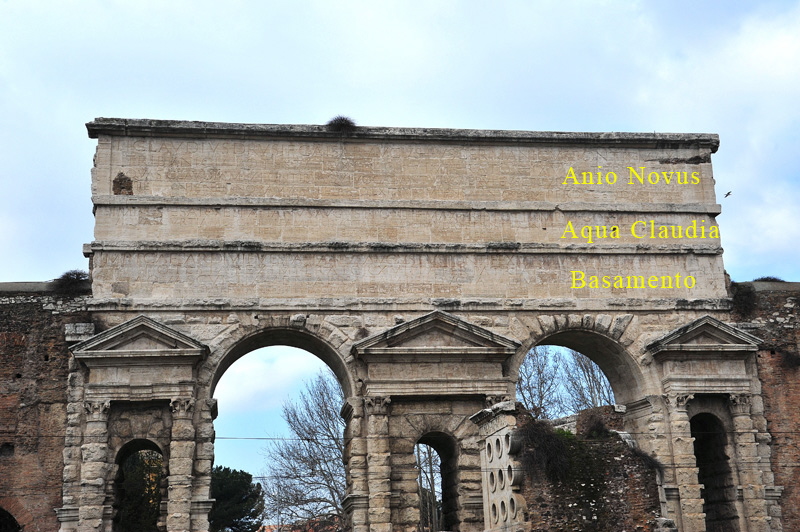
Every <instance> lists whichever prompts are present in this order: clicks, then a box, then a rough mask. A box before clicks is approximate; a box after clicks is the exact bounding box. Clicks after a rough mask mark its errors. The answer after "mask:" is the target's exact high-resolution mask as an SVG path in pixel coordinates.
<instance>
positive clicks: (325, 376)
mask: <svg viewBox="0 0 800 532" xmlns="http://www.w3.org/2000/svg"><path fill="white" fill-rule="evenodd" d="M343 402H344V396H343V394H342V389H341V387H340V386H339V384H338V383H337V382H336V379H335V378H334V376H333V375H332V374H331V373H330V372H329V371H323V372H321V373H320V374H319V375H317V377H316V378H315V379H313V380H312V381H309V382H307V383H306V387H305V390H304V391H303V392H301V393H300V397H299V398H298V399H297V401H296V402H286V403H284V404H283V418H284V420H285V421H286V423H287V425H288V426H289V430H290V432H291V434H292V438H291V439H286V440H283V441H275V442H273V443H272V444H270V445H269V446H268V447H267V448H266V449H265V451H264V455H265V458H266V461H267V463H266V468H267V472H266V475H265V478H264V479H263V481H262V484H263V486H264V491H265V494H264V495H265V496H264V498H265V502H266V513H267V515H268V516H269V517H270V519H271V520H272V521H274V522H276V523H280V524H287V523H295V522H298V521H309V520H314V519H319V518H321V517H323V516H325V517H327V516H330V515H336V516H338V518H339V519H338V521H337V522H339V523H341V522H342V520H341V517H342V500H343V499H344V496H345V489H346V486H345V470H344V464H343V463H342V453H343V450H344V428H345V423H344V420H343V419H342V418H341V416H340V415H339V410H340V408H341V405H342V403H343Z"/></svg>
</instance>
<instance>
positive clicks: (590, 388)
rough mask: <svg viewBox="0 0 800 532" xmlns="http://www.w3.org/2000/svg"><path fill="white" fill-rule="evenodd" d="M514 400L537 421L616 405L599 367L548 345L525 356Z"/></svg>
mask: <svg viewBox="0 0 800 532" xmlns="http://www.w3.org/2000/svg"><path fill="white" fill-rule="evenodd" d="M517 401H519V402H520V403H522V404H523V405H524V406H525V407H526V408H527V409H528V411H530V412H531V414H533V416H534V417H536V418H539V419H557V418H561V417H565V416H570V415H573V414H576V413H578V412H580V411H582V410H587V409H590V408H597V407H600V406H606V405H613V404H615V402H616V401H615V397H614V391H613V389H612V387H611V384H610V383H609V381H608V378H606V376H605V374H604V373H603V370H602V369H601V368H600V366H598V365H597V364H595V363H594V362H593V361H592V359H591V358H589V357H588V356H586V355H584V354H582V353H579V352H578V351H575V350H572V349H569V348H566V347H560V346H552V345H538V346H536V347H533V348H532V349H531V350H530V351H528V353H527V355H525V358H524V359H523V361H522V364H520V367H519V374H518V378H517Z"/></svg>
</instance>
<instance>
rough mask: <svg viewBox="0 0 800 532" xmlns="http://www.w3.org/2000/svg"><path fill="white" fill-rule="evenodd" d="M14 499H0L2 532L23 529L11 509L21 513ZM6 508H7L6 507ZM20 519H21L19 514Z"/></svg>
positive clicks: (0, 528) (18, 531)
mask: <svg viewBox="0 0 800 532" xmlns="http://www.w3.org/2000/svg"><path fill="white" fill-rule="evenodd" d="M19 506H20V505H19V504H17V503H16V501H8V499H0V531H2V532H22V531H23V530H24V526H23V523H20V522H19V521H18V520H17V519H16V517H14V514H12V511H14V510H16V513H22V512H21V511H20V510H21V508H19ZM6 508H8V509H6ZM26 513H27V512H26ZM18 517H20V519H22V517H21V516H18Z"/></svg>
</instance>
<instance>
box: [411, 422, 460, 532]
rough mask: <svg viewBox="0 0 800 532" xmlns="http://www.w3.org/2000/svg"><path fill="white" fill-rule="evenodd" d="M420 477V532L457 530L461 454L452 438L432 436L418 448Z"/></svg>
mask: <svg viewBox="0 0 800 532" xmlns="http://www.w3.org/2000/svg"><path fill="white" fill-rule="evenodd" d="M414 455H415V456H416V459H417V468H418V469H419V476H418V479H417V482H418V486H419V501H420V508H419V513H420V530H421V531H426V532H438V531H440V530H455V529H456V528H457V525H458V463H457V462H458V453H457V451H456V442H455V439H454V438H453V437H452V436H449V435H447V434H444V433H442V432H429V433H427V434H425V435H424V436H422V437H421V438H420V439H419V440H418V441H417V444H416V445H415V446H414Z"/></svg>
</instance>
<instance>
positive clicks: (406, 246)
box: [83, 240, 722, 256]
mask: <svg viewBox="0 0 800 532" xmlns="http://www.w3.org/2000/svg"><path fill="white" fill-rule="evenodd" d="M97 251H107V252H111V251H113V252H120V251H122V252H149V251H173V252H214V253H218V252H220V251H227V252H238V253H246V252H250V253H337V252H338V253H457V254H464V253H472V254H488V253H491V254H497V253H518V254H560V253H579V254H581V255H642V254H654V255H660V254H687V253H688V254H696V255H721V254H722V247H721V246H719V245H714V244H694V245H689V244H656V245H653V244H644V243H642V244H598V243H594V244H557V243H539V242H525V243H520V242H487V243H485V244H443V243H421V242H410V243H405V242H403V243H398V242H257V241H245V240H176V241H168V242H164V241H142V240H132V241H109V240H102V241H95V242H92V243H91V244H85V245H84V250H83V253H84V255H86V256H88V255H90V254H91V253H94V252H97Z"/></svg>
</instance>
